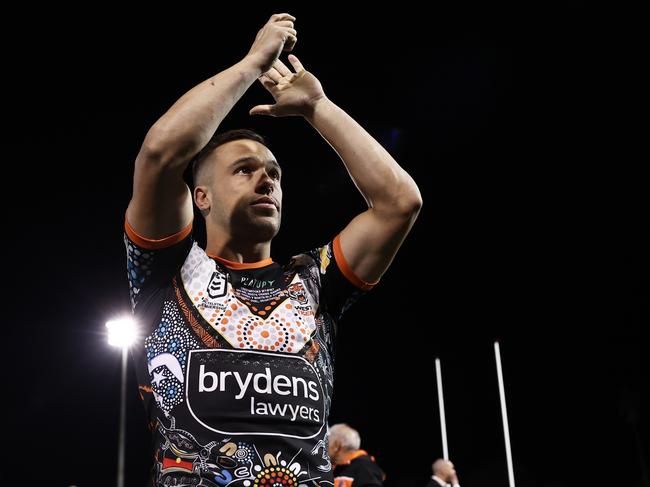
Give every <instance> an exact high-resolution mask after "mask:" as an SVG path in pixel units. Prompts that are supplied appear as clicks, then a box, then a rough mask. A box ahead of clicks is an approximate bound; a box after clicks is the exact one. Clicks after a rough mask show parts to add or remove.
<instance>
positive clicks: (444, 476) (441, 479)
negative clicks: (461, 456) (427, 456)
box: [426, 458, 460, 487]
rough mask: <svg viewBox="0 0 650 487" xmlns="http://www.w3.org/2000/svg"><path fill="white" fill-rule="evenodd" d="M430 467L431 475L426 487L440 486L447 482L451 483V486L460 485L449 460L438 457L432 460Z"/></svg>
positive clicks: (457, 486) (447, 483)
mask: <svg viewBox="0 0 650 487" xmlns="http://www.w3.org/2000/svg"><path fill="white" fill-rule="evenodd" d="M431 469H432V470H433V475H432V476H431V480H430V481H429V483H428V484H427V485H426V487H440V486H447V485H449V484H451V485H452V487H460V484H459V483H458V475H457V474H456V469H455V468H454V464H453V463H451V462H450V461H449V460H443V459H442V458H438V459H437V460H436V461H435V462H433V465H432V466H431Z"/></svg>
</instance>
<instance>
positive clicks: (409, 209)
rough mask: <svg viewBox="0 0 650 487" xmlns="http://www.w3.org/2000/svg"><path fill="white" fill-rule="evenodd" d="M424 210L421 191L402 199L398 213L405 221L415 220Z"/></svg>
mask: <svg viewBox="0 0 650 487" xmlns="http://www.w3.org/2000/svg"><path fill="white" fill-rule="evenodd" d="M421 209H422V195H420V191H416V192H415V193H414V194H411V195H408V196H406V197H404V198H403V199H402V201H401V202H400V204H399V205H398V211H399V213H400V215H402V216H403V217H404V218H405V219H408V220H411V221H413V220H415V219H416V218H417V216H418V215H419V214H420V210H421Z"/></svg>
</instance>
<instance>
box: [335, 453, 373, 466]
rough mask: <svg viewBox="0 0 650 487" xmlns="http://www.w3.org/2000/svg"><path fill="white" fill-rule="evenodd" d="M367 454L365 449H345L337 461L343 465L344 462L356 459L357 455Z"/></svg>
mask: <svg viewBox="0 0 650 487" xmlns="http://www.w3.org/2000/svg"><path fill="white" fill-rule="evenodd" d="M365 454H366V452H365V451H364V450H345V451H343V452H341V453H340V455H339V458H338V459H337V460H338V461H337V463H338V464H340V465H343V464H344V463H349V462H350V461H351V460H353V459H355V458H356V457H359V456H361V455H365Z"/></svg>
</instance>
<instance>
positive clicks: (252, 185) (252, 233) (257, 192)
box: [192, 129, 282, 243]
mask: <svg viewBox="0 0 650 487" xmlns="http://www.w3.org/2000/svg"><path fill="white" fill-rule="evenodd" d="M192 176H193V182H194V203H195V204H196V206H197V207H198V208H199V210H200V211H201V214H202V215H203V217H204V218H205V221H206V227H207V228H208V231H210V229H211V228H212V229H215V227H216V229H217V230H218V231H220V232H225V233H226V234H227V235H229V236H230V238H232V239H233V240H234V241H238V242H239V241H242V242H246V243H264V242H270V241H271V239H273V237H275V235H276V234H277V233H278V230H279V229H280V221H281V209H282V187H281V185H280V178H281V169H280V166H279V165H278V163H277V161H276V160H275V156H274V155H273V153H272V152H271V151H270V150H269V148H268V147H267V145H266V141H265V140H264V138H263V137H262V136H261V135H259V134H257V133H256V132H253V131H252V130H246V129H239V130H230V131H227V132H223V133H220V134H215V135H214V136H213V137H212V139H210V141H209V142H208V143H207V144H206V146H205V147H204V148H203V149H202V150H201V151H200V152H199V153H198V154H197V155H196V157H195V158H194V160H193V161H192Z"/></svg>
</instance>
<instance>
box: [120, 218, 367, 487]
mask: <svg viewBox="0 0 650 487" xmlns="http://www.w3.org/2000/svg"><path fill="white" fill-rule="evenodd" d="M125 228H126V233H125V245H126V250H127V267H128V278H129V287H130V294H131V301H132V305H133V309H134V313H135V316H136V318H137V320H138V322H139V325H140V328H141V330H143V332H142V333H141V335H143V337H142V338H141V340H140V342H139V343H137V344H136V346H134V347H133V348H132V355H133V359H134V361H135V363H136V370H137V377H138V382H139V387H140V393H141V397H142V399H143V401H144V405H145V408H146V411H147V415H148V418H149V422H150V423H149V426H150V429H151V430H152V432H153V450H154V465H153V469H152V482H151V483H152V484H153V485H156V486H180V485H183V486H195V485H196V486H198V485H201V486H243V487H258V486H271V485H275V486H284V485H290V486H296V487H297V486H301V485H302V486H315V485H330V486H331V485H332V484H333V478H332V472H331V470H332V467H331V464H330V460H329V457H328V455H327V437H326V435H327V417H328V413H329V410H330V402H331V397H332V384H333V358H334V347H333V344H334V336H335V332H336V323H337V321H338V320H339V319H340V317H341V315H342V313H343V312H344V311H345V309H346V308H347V307H348V306H349V305H350V304H351V303H352V302H353V301H354V300H355V299H356V298H357V297H358V296H359V294H361V292H362V291H365V290H367V289H369V288H370V287H371V284H368V283H365V282H363V281H361V280H359V279H358V278H356V276H354V274H353V273H352V272H351V270H350V269H349V267H348V266H347V264H346V262H345V259H344V258H343V256H342V253H341V250H340V246H339V241H338V237H337V238H335V239H334V240H333V241H332V242H330V243H328V244H327V245H324V246H323V247H320V248H317V249H315V250H312V251H310V252H306V253H303V254H299V255H297V256H295V257H293V258H292V259H291V261H290V262H289V264H287V265H285V266H280V265H279V264H277V263H274V262H273V261H272V260H271V259H267V260H265V261H261V262H257V263H253V264H239V263H235V262H229V261H226V260H224V259H221V258H219V257H216V256H210V255H207V254H206V252H205V251H204V250H203V249H201V248H200V247H199V246H198V245H197V244H196V243H195V242H194V241H193V239H192V237H191V226H190V227H188V228H187V229H185V230H184V231H183V232H180V233H179V234H176V235H173V236H171V237H168V238H166V239H163V240H148V239H145V238H142V237H140V236H138V235H137V234H136V233H135V231H134V230H133V229H132V228H131V227H130V226H129V224H128V222H127V223H126V225H125Z"/></svg>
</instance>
